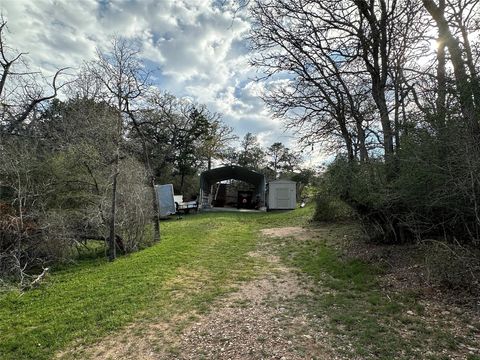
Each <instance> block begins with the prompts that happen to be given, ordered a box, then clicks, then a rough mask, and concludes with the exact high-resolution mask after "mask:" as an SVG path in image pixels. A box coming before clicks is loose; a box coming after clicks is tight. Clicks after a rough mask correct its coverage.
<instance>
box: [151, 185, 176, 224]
mask: <svg viewBox="0 0 480 360" xmlns="http://www.w3.org/2000/svg"><path fill="white" fill-rule="evenodd" d="M155 193H156V194H157V201H158V213H159V215H160V217H166V216H169V215H174V214H175V213H176V212H177V209H176V207H175V199H174V197H173V185H172V184H164V185H155Z"/></svg>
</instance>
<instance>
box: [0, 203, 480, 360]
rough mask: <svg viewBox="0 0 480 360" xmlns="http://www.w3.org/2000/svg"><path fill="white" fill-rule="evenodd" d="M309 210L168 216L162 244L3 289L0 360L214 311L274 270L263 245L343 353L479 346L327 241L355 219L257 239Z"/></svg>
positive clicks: (348, 229) (391, 354)
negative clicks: (295, 279) (288, 269)
mask: <svg viewBox="0 0 480 360" xmlns="http://www.w3.org/2000/svg"><path fill="white" fill-rule="evenodd" d="M312 213H313V208H311V207H307V208H304V209H297V210H295V211H292V212H278V213H265V214H258V213H204V214H199V215H191V216H186V217H185V218H184V219H183V220H181V221H177V220H170V221H166V222H162V224H161V227H162V241H161V242H160V243H158V244H156V245H155V246H152V247H151V248H148V249H145V250H143V251H140V252H138V253H135V254H132V255H129V256H124V257H121V258H119V259H118V260H117V261H115V262H113V263H109V262H107V261H105V260H104V259H100V258H96V259H95V258H94V259H85V260H82V261H79V262H78V263H77V264H76V265H72V266H70V267H67V268H63V269H56V270H55V271H54V272H53V273H52V274H50V275H49V277H48V280H47V281H46V283H45V284H44V285H42V286H41V287H40V288H38V289H35V290H31V291H28V292H26V293H24V294H21V293H19V292H9V293H3V294H0V359H2V360H3V359H5V360H6V359H16V360H19V359H49V358H52V357H53V355H54V354H56V353H58V352H61V351H62V350H64V349H68V348H71V347H72V346H79V348H81V347H82V345H88V344H91V343H93V342H95V340H97V339H99V338H100V337H102V336H105V335H107V334H111V333H114V332H115V331H116V330H118V329H119V328H120V327H122V326H125V325H127V324H129V323H131V322H133V321H135V322H137V323H138V322H142V321H146V322H148V321H152V320H156V321H157V320H159V321H162V320H165V321H168V320H171V319H172V318H174V317H175V315H178V314H184V313H189V312H192V311H195V312H196V313H202V312H204V311H207V310H208V309H209V308H210V305H211V304H212V301H213V300H215V299H216V298H218V297H219V296H220V295H222V294H225V293H227V292H229V291H232V290H234V288H235V286H236V285H235V284H238V282H239V281H243V280H249V279H252V278H253V277H255V276H257V275H258V274H261V273H262V272H263V271H267V270H268V263H267V262H263V260H261V258H259V257H252V256H249V255H248V253H249V252H251V251H253V250H255V249H257V248H258V247H259V246H261V247H264V248H265V247H267V248H268V249H271V251H272V252H275V253H278V254H279V255H280V256H281V258H282V260H283V261H284V262H285V263H286V264H289V265H292V266H294V267H296V268H298V269H299V271H301V272H302V273H303V274H304V278H306V279H308V281H309V283H311V284H313V285H314V286H313V289H312V295H310V296H305V297H299V298H297V299H295V300H294V302H292V304H290V305H291V308H292V311H304V310H306V311H307V313H308V314H310V316H311V319H312V324H313V325H312V326H319V327H320V328H323V329H325V328H326V329H327V330H328V331H329V333H330V334H331V335H332V336H333V339H334V340H333V346H334V348H335V351H338V353H339V354H343V355H345V356H346V357H350V356H357V358H358V357H360V358H375V359H393V358H405V359H409V358H429V355H428V351H430V350H432V349H434V350H435V351H440V352H435V351H433V352H432V353H431V356H430V357H431V358H432V359H433V358H441V357H439V356H437V355H438V354H439V353H441V351H443V350H445V351H447V354H448V351H450V350H451V351H455V350H457V349H458V347H459V344H460V343H463V344H466V345H472V343H469V340H468V339H467V338H459V336H458V334H452V333H451V332H450V330H449V325H448V323H446V322H442V321H441V320H440V319H437V320H436V323H435V324H436V325H432V324H433V323H431V322H428V321H425V318H424V317H423V316H422V315H423V313H424V311H425V309H424V308H423V306H422V305H421V304H420V303H419V301H418V299H417V298H416V297H415V294H408V293H402V292H395V293H387V292H386V291H384V290H381V289H380V287H379V282H378V279H379V277H380V276H382V269H380V268H377V267H374V266H372V265H369V264H366V263H364V262H361V261H358V260H352V259H345V258H343V257H342V256H341V255H339V253H338V252H337V251H336V250H334V249H333V247H332V246H331V245H330V244H331V243H330V242H329V240H331V239H341V238H343V236H344V235H345V234H348V235H349V236H355V233H356V231H357V230H356V227H355V226H354V225H348V224H347V225H339V224H337V225H335V224H331V225H322V232H321V233H319V234H320V235H318V236H316V237H314V238H311V239H306V240H303V241H296V240H294V239H293V238H285V239H281V240H278V239H262V238H261V237H260V236H258V234H259V231H258V230H259V229H261V228H272V227H283V226H301V225H306V224H308V221H309V219H310V218H311V216H312ZM337 242H338V241H337ZM412 313H413V314H415V315H414V316H412V315H411V314H412ZM316 320H318V321H317V322H316ZM465 321H467V320H465ZM315 324H316V325H315ZM472 331H475V330H472ZM473 345H475V344H473ZM473 345H472V346H473ZM74 356H77V357H78V358H82V354H81V353H78V352H77V353H75V355H74ZM446 358H448V356H447V357H446ZM469 359H479V358H478V357H475V356H473V355H472V356H470V357H469Z"/></svg>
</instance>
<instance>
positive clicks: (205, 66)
mask: <svg viewBox="0 0 480 360" xmlns="http://www.w3.org/2000/svg"><path fill="white" fill-rule="evenodd" d="M224 2H225V0H223V1H222V0H128V1H127V0H125V1H120V0H72V1H70V0H35V1H33V0H0V8H1V11H2V14H3V16H4V17H5V18H6V20H7V21H8V29H9V34H8V38H7V40H8V42H9V44H10V46H13V47H15V48H16V49H17V50H19V51H22V52H28V57H29V59H30V63H31V66H32V67H33V68H39V69H40V70H41V71H43V72H44V73H45V74H52V73H53V72H55V70H56V69H59V68H62V67H66V66H69V67H72V68H73V69H78V68H79V67H80V66H81V64H82V63H83V62H84V61H88V60H91V59H93V58H94V57H95V51H96V48H99V49H103V50H108V48H109V44H110V41H111V38H112V36H124V37H127V38H132V39H136V40H139V43H140V44H141V46H142V53H141V56H142V58H143V60H145V63H146V64H147V65H148V67H150V68H151V69H154V70H155V72H154V74H153V77H152V80H153V81H154V83H155V84H156V85H157V86H158V87H159V88H160V89H161V90H165V91H168V92H170V93H172V94H174V95H176V96H178V97H189V98H192V99H194V100H195V101H197V102H199V103H203V104H205V105H207V107H208V108H209V109H210V110H211V111H215V112H218V113H221V114H222V116H223V119H224V121H225V122H226V123H227V124H228V125H229V126H232V127H233V128H234V130H235V132H236V133H237V134H238V135H239V136H241V137H243V135H244V134H245V133H247V132H252V133H254V134H255V135H257V137H258V139H259V141H260V142H261V144H262V145H263V146H269V145H271V144H272V143H273V142H275V141H280V142H282V143H284V144H286V145H287V146H289V147H291V148H295V147H296V140H295V139H294V136H293V134H292V133H288V132H285V131H284V127H283V124H282V121H281V120H280V119H274V118H273V117H272V116H271V115H270V114H269V112H268V110H267V109H266V107H265V106H264V104H263V101H262V100H261V99H260V94H261V93H262V91H263V88H264V86H265V85H264V84H261V83H258V82H255V81H254V78H255V77H256V76H257V75H258V73H257V69H255V68H252V67H251V66H250V65H249V64H248V58H249V56H250V54H249V48H248V42H247V40H246V39H245V35H246V34H247V33H248V31H249V29H250V23H249V21H248V15H247V14H246V13H243V14H242V13H240V14H234V13H233V12H232V11H230V10H229V8H230V7H229V6H228V5H227V6H225V5H224V4H222V3H224Z"/></svg>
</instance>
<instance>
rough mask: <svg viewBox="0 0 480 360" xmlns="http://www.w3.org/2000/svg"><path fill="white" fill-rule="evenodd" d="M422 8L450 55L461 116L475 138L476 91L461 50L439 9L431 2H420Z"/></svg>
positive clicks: (478, 128) (477, 127)
mask: <svg viewBox="0 0 480 360" xmlns="http://www.w3.org/2000/svg"><path fill="white" fill-rule="evenodd" d="M422 1H423V6H424V7H425V9H427V11H428V12H429V13H430V15H431V16H432V18H433V20H435V22H436V24H437V27H438V32H439V34H440V38H441V39H442V41H444V42H445V45H446V46H447V48H448V52H449V53H450V59H451V62H452V65H453V73H454V74H455V83H456V85H457V91H458V93H459V100H460V107H461V110H462V114H463V116H464V117H465V120H466V121H467V125H468V128H469V130H470V131H471V132H472V134H473V135H474V136H475V137H477V136H479V135H480V124H479V119H478V114H476V111H475V110H476V109H475V104H474V99H473V95H474V93H475V91H476V89H473V88H472V86H473V85H474V83H471V82H470V79H469V76H468V74H467V71H466V68H465V61H464V59H463V56H462V49H461V48H460V44H459V42H458V40H457V39H456V38H455V37H454V36H453V34H452V32H451V31H450V27H449V25H448V22H447V20H446V19H445V12H444V11H443V9H441V8H439V7H438V6H437V5H436V4H435V3H434V2H433V0H422Z"/></svg>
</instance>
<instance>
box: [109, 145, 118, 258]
mask: <svg viewBox="0 0 480 360" xmlns="http://www.w3.org/2000/svg"><path fill="white" fill-rule="evenodd" d="M118 163H119V154H118V149H117V153H116V154H115V163H114V165H113V183H112V208H111V209H110V235H109V236H108V260H110V261H113V260H115V258H116V257H117V253H116V247H115V217H116V216H115V215H116V211H117V177H118Z"/></svg>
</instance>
